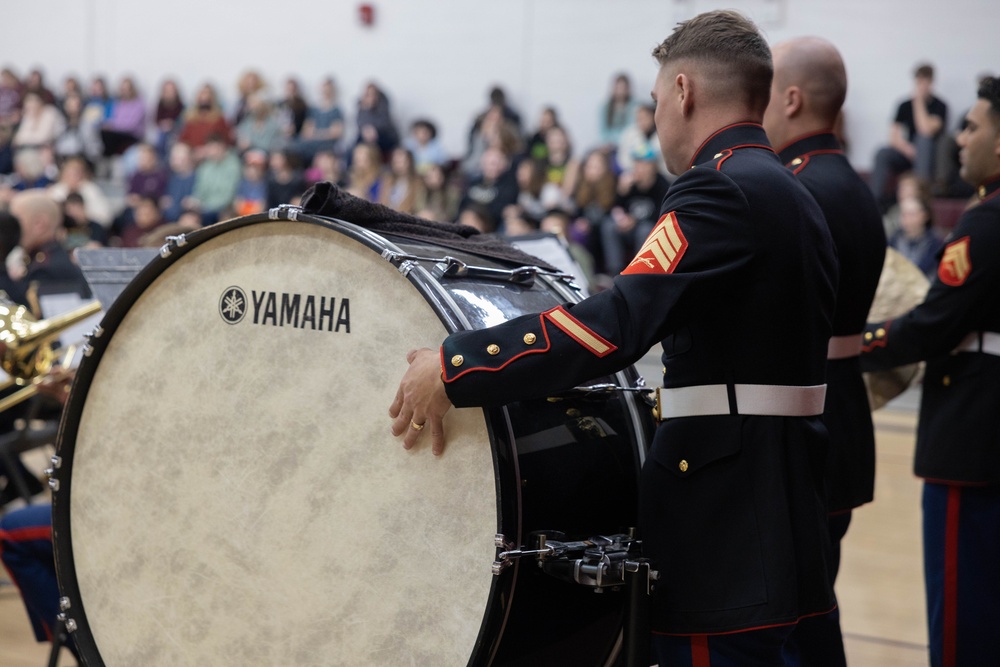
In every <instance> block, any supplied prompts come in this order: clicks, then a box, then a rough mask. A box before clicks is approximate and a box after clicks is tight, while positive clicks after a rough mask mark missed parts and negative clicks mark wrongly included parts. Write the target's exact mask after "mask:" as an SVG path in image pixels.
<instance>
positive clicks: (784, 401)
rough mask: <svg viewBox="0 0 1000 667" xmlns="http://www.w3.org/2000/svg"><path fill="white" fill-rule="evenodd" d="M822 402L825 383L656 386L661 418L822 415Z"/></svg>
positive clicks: (658, 411) (657, 407)
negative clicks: (800, 384)
mask: <svg viewBox="0 0 1000 667" xmlns="http://www.w3.org/2000/svg"><path fill="white" fill-rule="evenodd" d="M730 389H732V401H730ZM825 401H826V385H825V384H818V385H813V386H798V385H795V386H789V385H780V384H734V385H725V384H703V385H696V386H693V387H657V388H656V410H657V411H656V414H657V416H658V419H659V420H660V421H662V420H664V419H672V418H675V417H702V416H707V415H767V416H773V417H812V416H816V415H821V414H823V405H824V402H825Z"/></svg>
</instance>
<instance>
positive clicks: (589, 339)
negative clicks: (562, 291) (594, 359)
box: [545, 306, 618, 357]
mask: <svg viewBox="0 0 1000 667" xmlns="http://www.w3.org/2000/svg"><path fill="white" fill-rule="evenodd" d="M545 317H546V318H547V319H548V320H549V321H550V322H552V324H554V325H556V327H558V328H559V329H560V330H561V331H562V332H563V333H564V334H566V335H567V336H569V337H570V338H572V339H573V340H575V341H576V342H577V343H579V344H580V345H582V346H583V347H584V348H586V349H587V350H589V351H590V352H591V353H593V354H594V355H596V356H598V357H606V356H607V355H609V354H611V353H612V352H614V351H615V350H617V349H618V347H617V346H616V345H612V344H611V343H609V342H608V341H606V340H604V339H603V338H601V337H600V336H599V335H597V334H596V333H594V332H593V331H592V330H591V329H589V328H587V327H586V326H584V324H583V323H582V322H580V320H578V319H576V318H575V317H573V316H572V315H570V314H569V313H568V312H566V310H565V309H563V307H562V306H560V307H558V308H554V309H552V310H550V311H548V312H547V313H545Z"/></svg>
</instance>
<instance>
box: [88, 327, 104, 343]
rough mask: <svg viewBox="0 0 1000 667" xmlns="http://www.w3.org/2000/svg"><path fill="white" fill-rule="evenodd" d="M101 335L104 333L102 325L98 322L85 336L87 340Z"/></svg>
mask: <svg viewBox="0 0 1000 667" xmlns="http://www.w3.org/2000/svg"><path fill="white" fill-rule="evenodd" d="M103 335H104V327H102V326H101V325H100V324H98V325H97V326H96V327H94V330H93V331H91V332H90V333H89V334H86V336H85V338H86V339H87V340H96V339H98V338H100V337H101V336H103Z"/></svg>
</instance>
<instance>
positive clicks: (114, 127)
mask: <svg viewBox="0 0 1000 667" xmlns="http://www.w3.org/2000/svg"><path fill="white" fill-rule="evenodd" d="M145 134H146V103H145V102H143V100H142V98H141V97H140V96H139V91H137V90H136V88H135V82H134V81H132V79H131V78H130V77H125V78H123V79H122V80H121V83H120V84H119V85H118V97H117V99H115V101H114V104H112V105H111V116H110V117H109V118H108V119H107V120H105V121H104V124H103V125H102V126H101V143H102V144H103V145H104V155H105V157H109V156H112V155H121V154H122V153H124V152H125V151H126V149H128V148H129V147H130V146H132V145H133V144H135V143H138V142H139V141H142V139H143V137H144V136H145Z"/></svg>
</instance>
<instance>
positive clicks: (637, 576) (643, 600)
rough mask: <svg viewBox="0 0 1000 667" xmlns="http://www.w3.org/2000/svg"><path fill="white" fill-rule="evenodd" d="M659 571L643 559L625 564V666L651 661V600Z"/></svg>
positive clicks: (644, 665)
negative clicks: (626, 586) (655, 570)
mask: <svg viewBox="0 0 1000 667" xmlns="http://www.w3.org/2000/svg"><path fill="white" fill-rule="evenodd" d="M655 578H656V572H654V571H652V570H650V568H649V562H648V561H646V560H643V559H639V560H638V561H627V562H626V563H625V579H626V583H627V585H628V607H627V608H626V610H625V627H624V634H625V667H648V665H649V664H650V659H651V658H650V645H649V642H650V624H649V601H650V594H651V593H652V591H653V583H652V582H653V580H654V579H655Z"/></svg>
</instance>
